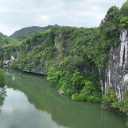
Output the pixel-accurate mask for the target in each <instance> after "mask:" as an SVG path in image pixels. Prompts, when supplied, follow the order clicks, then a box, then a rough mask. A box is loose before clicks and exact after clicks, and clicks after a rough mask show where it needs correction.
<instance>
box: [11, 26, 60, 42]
mask: <svg viewBox="0 0 128 128" xmlns="http://www.w3.org/2000/svg"><path fill="white" fill-rule="evenodd" d="M55 26H58V25H48V26H46V27H39V26H31V27H26V28H22V29H20V30H18V31H16V32H14V33H13V34H12V35H11V36H10V37H11V38H14V39H17V40H20V41H21V40H24V39H27V38H28V37H31V36H32V35H33V34H35V33H36V32H44V31H46V30H48V29H50V28H53V27H55Z"/></svg>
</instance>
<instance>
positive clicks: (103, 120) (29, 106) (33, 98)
mask: <svg viewBox="0 0 128 128" xmlns="http://www.w3.org/2000/svg"><path fill="white" fill-rule="evenodd" d="M5 74H6V82H7V87H8V89H7V95H8V96H9V97H8V98H7V100H6V101H5V106H4V107H3V109H2V110H3V112H5V113H6V114H7V112H8V111H9V113H10V115H12V116H11V117H10V118H11V119H10V118H9V119H8V121H7V119H6V122H10V120H11V122H13V121H15V120H16V121H17V123H16V124H17V125H14V124H10V125H9V127H12V126H15V127H20V128H22V127H24V128H29V127H30V126H31V127H30V128H32V127H33V128H38V127H39V128H41V127H44V128H64V127H66V128H68V127H69V128H85V127H87V128H115V127H116V128H125V121H124V120H123V119H122V118H121V117H120V116H118V115H117V114H115V113H112V112H109V111H105V110H102V109H101V108H100V105H99V104H93V103H88V102H74V101H72V100H71V99H70V97H67V96H64V95H58V94H57V89H55V88H52V87H50V86H49V85H48V83H47V81H46V79H45V78H44V77H42V76H39V75H34V74H28V73H23V72H20V71H13V70H10V71H5ZM14 78H15V79H14ZM12 88H13V89H12ZM14 90H17V91H14ZM24 95H25V96H26V97H27V98H26V97H25V96H24ZM28 101H29V102H28ZM5 113H4V114H3V116H4V117H7V116H8V114H7V116H5V115H6V114H5ZM33 115H34V116H33ZM19 116H20V117H21V119H20V118H19ZM0 117H1V116H0ZM12 117H13V119H12ZM0 119H1V118H0ZM12 120H13V121H12ZM32 120H33V122H34V123H32ZM24 122H25V123H26V125H25V126H24V125H23V123H24ZM53 122H54V123H53ZM21 126H22V127H21ZM4 128H5V126H4ZM7 128H8V127H7Z"/></svg>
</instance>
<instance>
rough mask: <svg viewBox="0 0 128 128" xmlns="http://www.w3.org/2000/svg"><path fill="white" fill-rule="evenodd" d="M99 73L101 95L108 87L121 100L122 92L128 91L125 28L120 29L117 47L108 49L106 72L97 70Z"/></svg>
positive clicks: (127, 49)
mask: <svg viewBox="0 0 128 128" xmlns="http://www.w3.org/2000/svg"><path fill="white" fill-rule="evenodd" d="M99 73H100V76H101V80H100V83H101V90H102V93H106V92H107V88H108V86H111V87H113V88H114V89H115V91H116V96H117V98H118V99H119V100H120V99H122V98H123V91H124V90H125V89H128V33H127V30H126V29H125V28H121V29H120V44H119V45H118V47H116V48H113V47H112V48H111V49H110V53H109V61H108V66H107V68H106V70H103V69H99Z"/></svg>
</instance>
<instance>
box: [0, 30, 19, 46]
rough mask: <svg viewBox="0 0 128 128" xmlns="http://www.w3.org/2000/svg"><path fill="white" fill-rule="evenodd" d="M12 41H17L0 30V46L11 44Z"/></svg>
mask: <svg viewBox="0 0 128 128" xmlns="http://www.w3.org/2000/svg"><path fill="white" fill-rule="evenodd" d="M14 43H18V41H17V40H15V39H12V38H9V37H8V36H6V35H4V34H2V33H1V32H0V47H1V46H3V45H9V44H11V45H13V44H14Z"/></svg>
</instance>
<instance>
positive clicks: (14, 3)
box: [0, 0, 126, 36]
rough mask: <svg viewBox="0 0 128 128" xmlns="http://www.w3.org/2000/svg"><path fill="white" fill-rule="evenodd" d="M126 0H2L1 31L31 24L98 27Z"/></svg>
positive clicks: (12, 30) (0, 11)
mask: <svg viewBox="0 0 128 128" xmlns="http://www.w3.org/2000/svg"><path fill="white" fill-rule="evenodd" d="M125 1H126V0H0V32H2V33H3V34H5V35H8V36H9V35H11V34H12V33H13V32H15V31H16V30H19V29H21V28H23V27H29V26H41V27H45V26H47V25H54V24H58V25H60V26H76V27H97V26H98V25H99V24H100V21H101V20H102V19H103V18H104V16H105V14H106V12H107V11H108V9H109V8H110V7H111V6H117V7H119V8H120V7H121V6H122V4H123V3H124V2H125Z"/></svg>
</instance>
